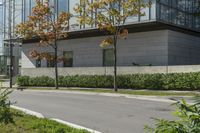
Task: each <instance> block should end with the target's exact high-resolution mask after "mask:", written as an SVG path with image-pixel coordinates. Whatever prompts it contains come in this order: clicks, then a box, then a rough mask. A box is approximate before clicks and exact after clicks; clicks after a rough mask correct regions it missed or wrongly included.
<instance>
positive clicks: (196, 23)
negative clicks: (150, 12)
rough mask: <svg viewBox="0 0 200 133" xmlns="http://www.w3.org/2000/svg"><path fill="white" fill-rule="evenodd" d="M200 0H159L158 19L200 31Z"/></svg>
mask: <svg viewBox="0 0 200 133" xmlns="http://www.w3.org/2000/svg"><path fill="white" fill-rule="evenodd" d="M199 4H200V3H199V0H159V1H157V15H156V17H157V20H158V21H162V22H166V23H169V24H173V25H176V26H180V27H183V28H188V29H192V30H196V31H200V16H199V15H198V14H199V13H200V5H199Z"/></svg>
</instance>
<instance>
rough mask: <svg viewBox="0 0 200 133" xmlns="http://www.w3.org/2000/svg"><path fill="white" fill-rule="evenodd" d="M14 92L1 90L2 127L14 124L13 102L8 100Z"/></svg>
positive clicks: (0, 113) (0, 112)
mask: <svg viewBox="0 0 200 133" xmlns="http://www.w3.org/2000/svg"><path fill="white" fill-rule="evenodd" d="M10 93H12V91H9V90H7V89H6V90H0V125H1V124H9V123H14V119H13V113H12V112H11V110H10V105H11V102H10V101H9V99H8V96H9V94H10Z"/></svg>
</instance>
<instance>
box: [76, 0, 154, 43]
mask: <svg viewBox="0 0 200 133" xmlns="http://www.w3.org/2000/svg"><path fill="white" fill-rule="evenodd" d="M147 6H151V0H150V1H149V2H145V1H144V0H93V1H92V2H91V1H89V0H81V1H80V4H78V5H77V6H76V7H75V8H74V10H75V11H76V13H78V14H80V16H79V17H78V20H79V23H80V24H81V25H84V24H87V25H96V26H97V27H98V29H99V30H101V31H106V33H108V35H109V36H108V37H106V38H105V39H104V40H103V41H102V43H101V45H100V46H101V47H107V46H110V45H111V46H113V44H114V43H116V42H115V41H117V39H118V37H120V38H126V37H127V35H128V29H126V28H124V24H125V22H126V20H127V18H128V17H131V16H137V15H140V16H144V15H145V13H144V12H142V9H144V8H145V7H147ZM92 13H93V14H95V18H94V17H92ZM110 36H112V37H110Z"/></svg>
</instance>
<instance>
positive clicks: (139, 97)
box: [25, 90, 188, 103]
mask: <svg viewBox="0 0 200 133" xmlns="http://www.w3.org/2000/svg"><path fill="white" fill-rule="evenodd" d="M26 91H28V92H47V93H61V94H63V93H64V94H80V95H93V96H94V95H97V96H106V97H118V98H119V97H123V98H128V99H137V100H145V101H153V102H165V103H175V102H176V101H174V100H170V99H167V98H162V97H159V96H143V95H128V94H112V93H97V92H81V91H71V90H70V91H57V90H25V92H26ZM185 97H188V96H185Z"/></svg>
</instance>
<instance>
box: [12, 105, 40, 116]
mask: <svg viewBox="0 0 200 133" xmlns="http://www.w3.org/2000/svg"><path fill="white" fill-rule="evenodd" d="M11 108H13V109H16V110H20V111H22V112H24V113H25V114H28V115H32V116H36V117H38V118H44V116H43V115H42V114H41V113H38V112H35V111H31V110H28V109H25V108H21V107H17V106H13V105H11Z"/></svg>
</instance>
